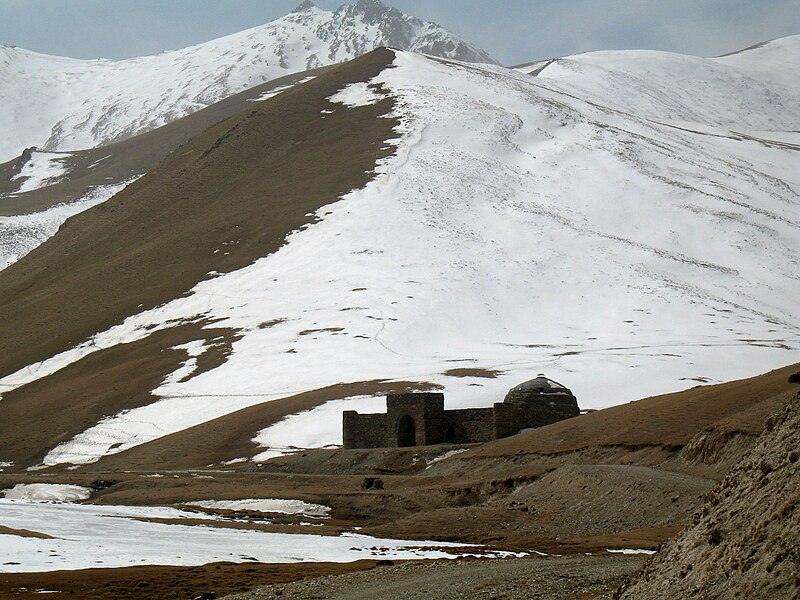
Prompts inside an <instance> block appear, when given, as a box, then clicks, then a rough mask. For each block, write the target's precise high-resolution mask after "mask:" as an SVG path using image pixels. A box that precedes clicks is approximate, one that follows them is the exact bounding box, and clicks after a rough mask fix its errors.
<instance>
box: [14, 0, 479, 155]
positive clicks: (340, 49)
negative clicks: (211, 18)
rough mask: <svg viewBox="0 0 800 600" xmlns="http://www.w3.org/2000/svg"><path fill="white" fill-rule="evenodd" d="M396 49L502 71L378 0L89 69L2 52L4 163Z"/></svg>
mask: <svg viewBox="0 0 800 600" xmlns="http://www.w3.org/2000/svg"><path fill="white" fill-rule="evenodd" d="M301 6H304V5H301ZM389 45H393V46H395V47H399V48H402V49H409V50H414V51H418V52H426V53H430V54H435V55H439V56H443V57H448V58H457V59H460V60H468V61H469V60H474V61H487V62H494V61H493V59H491V57H489V55H488V54H486V53H485V52H483V51H482V50H479V49H477V48H474V47H473V46H471V45H469V44H468V43H467V42H466V41H464V40H463V39H462V38H460V37H458V36H456V35H454V34H451V33H450V32H448V31H446V30H445V29H443V28H442V27H440V26H438V25H436V24H434V23H429V22H425V21H422V20H420V19H416V18H415V17H410V16H408V15H405V14H403V13H401V12H400V11H398V10H396V9H390V8H388V7H386V6H384V5H383V4H382V3H380V2H379V1H378V0H368V1H366V0H365V1H360V2H359V3H357V4H356V5H349V4H343V5H342V6H340V7H339V8H338V9H336V10H335V11H330V12H329V11H323V10H321V9H318V8H316V7H315V6H313V5H308V7H307V8H306V9H304V10H302V11H300V12H292V13H289V14H288V15H286V16H284V17H281V18H280V19H276V20H274V21H272V22H270V23H267V24H265V25H261V26H258V27H253V28H250V29H246V30H244V31H241V32H238V33H234V34H232V35H228V36H225V37H222V38H218V39H215V40H211V41H208V42H203V43H201V44H196V45H194V46H189V47H187V48H183V49H180V50H174V51H169V52H162V53H160V54H155V55H150V56H145V57H137V58H132V59H121V60H107V59H95V60H80V59H73V58H67V57H57V56H49V55H45V54H39V53H35V52H31V51H28V50H23V49H21V48H15V47H9V46H3V47H0V66H2V67H3V69H2V71H0V103H2V105H3V106H4V107H5V108H4V110H2V111H0V130H4V131H7V132H9V134H8V136H7V137H6V139H5V141H4V143H2V144H0V162H4V161H6V160H9V159H11V158H15V157H16V156H18V155H19V153H20V152H22V150H23V149H24V148H28V147H31V146H36V147H39V148H41V149H44V150H50V151H55V150H79V149H85V148H91V147H94V146H97V145H101V144H106V143H109V142H112V141H116V140H120V139H124V138H126V137H130V136H132V135H135V134H136V133H140V132H143V131H147V130H149V129H152V128H154V127H158V126H160V125H163V124H164V123H166V122H169V121H172V120H174V119H176V118H179V117H181V116H184V115H186V114H188V113H191V112H194V111H195V110H197V109H199V108H202V107H204V106H209V105H211V104H213V103H214V102H216V101H219V100H222V99H223V98H225V97H227V96H230V95H232V94H234V93H236V92H239V91H242V90H244V89H247V88H249V87H252V86H254V85H256V84H259V83H264V82H266V81H269V80H272V79H276V78H278V77H281V76H283V75H287V74H289V73H292V72H299V71H306V70H309V69H313V68H317V67H321V66H324V65H328V64H333V63H337V62H342V61H344V60H349V59H352V58H355V57H356V56H359V55H361V54H364V53H365V52H368V51H370V50H373V49H374V48H377V47H380V46H389ZM65 99H74V100H67V101H66V102H65Z"/></svg>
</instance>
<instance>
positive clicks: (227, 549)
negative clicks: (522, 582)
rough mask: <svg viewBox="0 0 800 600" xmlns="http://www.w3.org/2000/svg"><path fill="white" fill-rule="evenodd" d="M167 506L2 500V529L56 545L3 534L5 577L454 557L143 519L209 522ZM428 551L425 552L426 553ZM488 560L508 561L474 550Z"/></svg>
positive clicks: (401, 544)
mask: <svg viewBox="0 0 800 600" xmlns="http://www.w3.org/2000/svg"><path fill="white" fill-rule="evenodd" d="M206 518H207V516H206V515H204V514H203V513H194V512H188V511H183V510H176V509H173V508H163V507H127V506H93V505H78V504H52V503H44V502H32V501H25V500H0V525H4V526H5V527H9V528H11V529H25V530H28V531H34V532H38V533H43V534H46V535H49V536H51V538H52V539H42V538H34V537H21V536H18V535H6V534H0V573H19V572H40V571H56V570H72V569H88V568H98V567H106V568H110V567H129V566H136V565H201V564H206V563H211V562H220V561H228V562H246V561H254V562H255V561H258V562H267V563H289V562H350V561H355V560H360V559H363V558H375V557H380V558H390V559H419V558H454V557H455V556H456V555H455V554H453V553H452V552H449V551H448V548H451V547H453V546H457V545H458V546H463V544H449V543H446V542H418V541H414V542H409V541H403V540H387V539H379V538H372V537H368V536H362V535H355V534H349V535H341V536H335V537H334V536H320V535H297V534H284V533H266V532H263V531H250V530H243V529H225V528H213V527H203V526H198V525H190V524H186V525H171V524H170V525H167V524H163V523H153V522H148V521H146V519H176V520H182V519H206ZM423 548H424V549H423ZM475 553H476V554H478V555H485V556H503V553H492V552H486V553H484V551H482V550H481V549H480V548H476V549H475Z"/></svg>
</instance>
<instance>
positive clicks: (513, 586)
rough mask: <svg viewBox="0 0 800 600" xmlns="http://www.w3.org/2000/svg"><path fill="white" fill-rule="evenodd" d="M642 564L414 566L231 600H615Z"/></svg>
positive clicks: (597, 559) (515, 561) (597, 560)
mask: <svg viewBox="0 0 800 600" xmlns="http://www.w3.org/2000/svg"><path fill="white" fill-rule="evenodd" d="M643 563H644V558H642V557H641V556H608V555H606V556H571V557H551V558H542V557H535V558H512V559H505V560H497V561H474V560H458V561H432V562H409V563H403V564H398V565H387V566H381V567H377V568H375V569H371V570H368V571H360V572H356V573H348V574H346V575H330V576H325V577H320V578H316V579H310V580H304V581H297V582H293V583H289V584H275V585H269V586H264V587H260V588H257V589H255V590H253V591H250V592H246V593H242V594H235V595H232V596H229V597H227V599H228V600H273V599H275V600H277V599H278V598H281V599H282V600H295V599H297V600H300V599H307V598H329V599H331V600H347V599H351V598H359V600H384V599H386V598H392V599H397V600H461V599H463V598H476V599H477V598H494V599H498V600H499V599H503V600H532V599H534V598H535V599H539V600H551V599H552V600H567V599H574V600H577V599H581V600H584V599H585V600H588V599H589V598H596V599H598V600H599V599H601V598H602V599H605V598H611V594H612V593H613V591H614V590H615V589H616V588H617V587H618V586H619V584H620V583H621V581H622V579H623V578H624V577H625V576H628V575H632V574H633V573H635V572H636V571H637V570H638V569H639V568H640V567H641V566H642V564H643Z"/></svg>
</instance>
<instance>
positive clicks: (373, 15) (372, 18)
mask: <svg viewBox="0 0 800 600" xmlns="http://www.w3.org/2000/svg"><path fill="white" fill-rule="evenodd" d="M392 13H397V16H399V15H400V14H401V13H400V11H398V10H397V9H396V8H390V7H388V6H386V5H385V4H384V3H383V2H381V0H358V2H356V3H355V4H354V5H353V7H352V13H351V14H354V15H363V17H364V22H366V23H369V24H375V23H378V22H380V21H382V20H384V19H385V18H386V17H387V15H390V14H392Z"/></svg>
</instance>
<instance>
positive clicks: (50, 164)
mask: <svg viewBox="0 0 800 600" xmlns="http://www.w3.org/2000/svg"><path fill="white" fill-rule="evenodd" d="M71 156H72V154H70V153H69V152H42V151H40V150H34V151H33V152H32V153H31V158H30V159H29V160H28V162H26V163H25V164H24V165H23V167H22V169H21V170H20V172H19V173H17V174H16V175H14V177H12V178H11V181H15V180H17V179H22V185H20V187H19V189H18V190H17V191H16V194H23V193H25V192H31V191H33V190H38V189H39V188H43V187H46V186H48V185H53V184H54V183H58V182H59V181H60V180H61V178H62V177H64V176H65V175H66V174H67V173H68V172H69V169H68V168H67V166H66V165H65V164H64V161H65V160H66V159H68V158H70V157H71Z"/></svg>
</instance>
